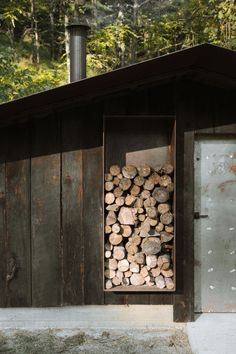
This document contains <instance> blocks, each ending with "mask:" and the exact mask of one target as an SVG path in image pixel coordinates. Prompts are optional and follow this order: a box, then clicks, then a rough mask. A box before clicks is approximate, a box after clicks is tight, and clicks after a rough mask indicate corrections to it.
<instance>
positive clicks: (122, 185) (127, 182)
mask: <svg viewBox="0 0 236 354" xmlns="http://www.w3.org/2000/svg"><path fill="white" fill-rule="evenodd" d="M119 186H120V188H121V189H122V190H123V191H127V190H128V189H129V188H130V186H131V180H130V179H129V178H122V179H121V180H120V184H119Z"/></svg>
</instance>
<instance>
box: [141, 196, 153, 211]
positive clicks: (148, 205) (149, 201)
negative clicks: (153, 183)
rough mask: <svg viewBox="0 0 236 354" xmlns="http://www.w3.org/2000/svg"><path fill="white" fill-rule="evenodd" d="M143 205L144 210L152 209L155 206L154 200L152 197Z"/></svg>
mask: <svg viewBox="0 0 236 354" xmlns="http://www.w3.org/2000/svg"><path fill="white" fill-rule="evenodd" d="M143 205H144V207H145V208H149V207H154V206H155V205H156V199H155V198H153V197H149V198H147V199H146V200H144V202H143Z"/></svg>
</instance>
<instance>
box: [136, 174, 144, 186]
mask: <svg viewBox="0 0 236 354" xmlns="http://www.w3.org/2000/svg"><path fill="white" fill-rule="evenodd" d="M144 183H145V178H144V177H142V176H136V177H135V179H134V184H135V185H136V186H138V187H141V186H142V185H144Z"/></svg>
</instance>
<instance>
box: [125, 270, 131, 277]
mask: <svg viewBox="0 0 236 354" xmlns="http://www.w3.org/2000/svg"><path fill="white" fill-rule="evenodd" d="M131 275H132V272H131V271H130V270H127V272H124V276H125V278H130V277H131Z"/></svg>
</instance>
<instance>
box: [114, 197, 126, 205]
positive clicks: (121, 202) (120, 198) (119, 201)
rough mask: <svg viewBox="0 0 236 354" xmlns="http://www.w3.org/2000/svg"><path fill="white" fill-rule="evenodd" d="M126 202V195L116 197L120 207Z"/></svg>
mask: <svg viewBox="0 0 236 354" xmlns="http://www.w3.org/2000/svg"><path fill="white" fill-rule="evenodd" d="M124 204H125V197H117V198H116V205H118V206H119V207H120V206H122V205H124Z"/></svg>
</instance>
